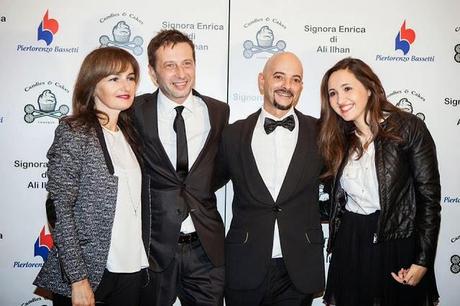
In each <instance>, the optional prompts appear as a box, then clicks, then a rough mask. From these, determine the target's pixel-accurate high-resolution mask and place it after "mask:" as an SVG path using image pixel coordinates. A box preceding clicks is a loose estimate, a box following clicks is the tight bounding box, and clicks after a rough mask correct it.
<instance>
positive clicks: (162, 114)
mask: <svg viewBox="0 0 460 306" xmlns="http://www.w3.org/2000/svg"><path fill="white" fill-rule="evenodd" d="M180 105H182V106H184V110H183V111H182V117H183V118H184V122H185V133H186V136H187V150H188V168H189V170H190V169H191V168H192V166H193V163H194V162H195V160H196V159H197V157H198V155H199V154H200V152H201V150H202V149H203V147H204V144H205V142H206V139H207V137H208V134H209V131H210V130H211V124H210V123H209V113H208V108H207V106H206V103H204V101H203V100H201V99H200V98H199V97H197V96H193V95H192V93H190V95H189V96H188V97H187V99H186V100H185V101H184V103H182V104H178V103H176V102H174V101H172V100H170V99H168V97H166V96H165V95H164V94H163V93H162V92H161V90H159V92H158V136H159V137H160V141H161V143H162V144H163V147H164V149H165V151H166V154H167V155H168V157H169V160H170V161H171V164H172V165H173V167H174V169H175V168H176V159H177V146H176V142H177V137H176V132H174V129H173V124H174V118H176V110H175V107H177V106H180ZM194 231H195V226H194V225H193V222H192V218H191V217H190V215H189V216H188V217H187V218H186V219H185V220H184V221H183V222H182V226H181V232H182V233H185V234H187V233H192V232H194Z"/></svg>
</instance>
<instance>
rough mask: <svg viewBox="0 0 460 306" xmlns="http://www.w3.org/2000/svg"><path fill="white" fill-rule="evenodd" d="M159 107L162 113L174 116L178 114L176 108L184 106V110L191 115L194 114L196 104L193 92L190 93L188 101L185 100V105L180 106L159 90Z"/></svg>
mask: <svg viewBox="0 0 460 306" xmlns="http://www.w3.org/2000/svg"><path fill="white" fill-rule="evenodd" d="M158 105H159V108H160V111H161V112H162V113H166V114H174V115H175V114H176V110H175V108H176V107H177V106H183V107H184V110H187V111H189V112H191V113H193V111H194V108H195V103H194V98H193V94H192V92H190V94H189V95H188V97H187V99H185V101H184V103H182V104H179V103H177V102H174V101H173V100H171V99H169V98H168V97H167V96H166V95H165V94H164V93H163V92H162V91H161V90H159V91H158Z"/></svg>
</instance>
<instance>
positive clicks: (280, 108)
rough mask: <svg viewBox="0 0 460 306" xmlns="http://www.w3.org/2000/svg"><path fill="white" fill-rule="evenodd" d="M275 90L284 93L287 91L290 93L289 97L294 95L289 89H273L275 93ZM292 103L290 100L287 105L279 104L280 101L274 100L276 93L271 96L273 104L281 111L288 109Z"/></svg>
mask: <svg viewBox="0 0 460 306" xmlns="http://www.w3.org/2000/svg"><path fill="white" fill-rule="evenodd" d="M277 91H281V92H284V93H288V94H290V95H291V97H292V96H294V95H293V94H292V92H290V91H289V90H284V89H279V90H275V93H276V92H277ZM293 104H294V101H292V102H291V103H289V104H288V105H283V104H280V103H278V101H276V94H275V95H274V96H273V106H274V107H276V108H277V109H279V110H283V111H285V110H289V109H290V108H291V107H292V105H293Z"/></svg>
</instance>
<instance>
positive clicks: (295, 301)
mask: <svg viewBox="0 0 460 306" xmlns="http://www.w3.org/2000/svg"><path fill="white" fill-rule="evenodd" d="M312 300H313V295H312V294H304V293H301V292H299V291H298V290H297V289H296V288H295V287H294V285H293V284H292V282H291V279H290V278H289V275H288V272H287V270H286V266H285V265H284V260H283V259H282V258H274V259H272V260H271V264H270V267H269V269H268V273H267V275H266V276H265V279H264V281H263V282H262V284H261V285H260V286H259V287H258V288H256V289H253V290H234V289H230V288H225V304H226V305H227V306H269V305H270V306H310V305H311V303H312Z"/></svg>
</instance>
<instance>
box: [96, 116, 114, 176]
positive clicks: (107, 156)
mask: <svg viewBox="0 0 460 306" xmlns="http://www.w3.org/2000/svg"><path fill="white" fill-rule="evenodd" d="M95 130H96V136H97V140H98V141H99V144H100V145H101V148H102V153H103V154H104V160H105V164H106V165H107V169H108V170H109V173H110V174H111V175H114V173H115V170H114V168H113V163H112V159H111V158H110V154H109V150H108V149H107V144H106V143H105V138H104V133H103V132H102V126H101V125H100V124H99V123H98V124H96V125H95Z"/></svg>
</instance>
